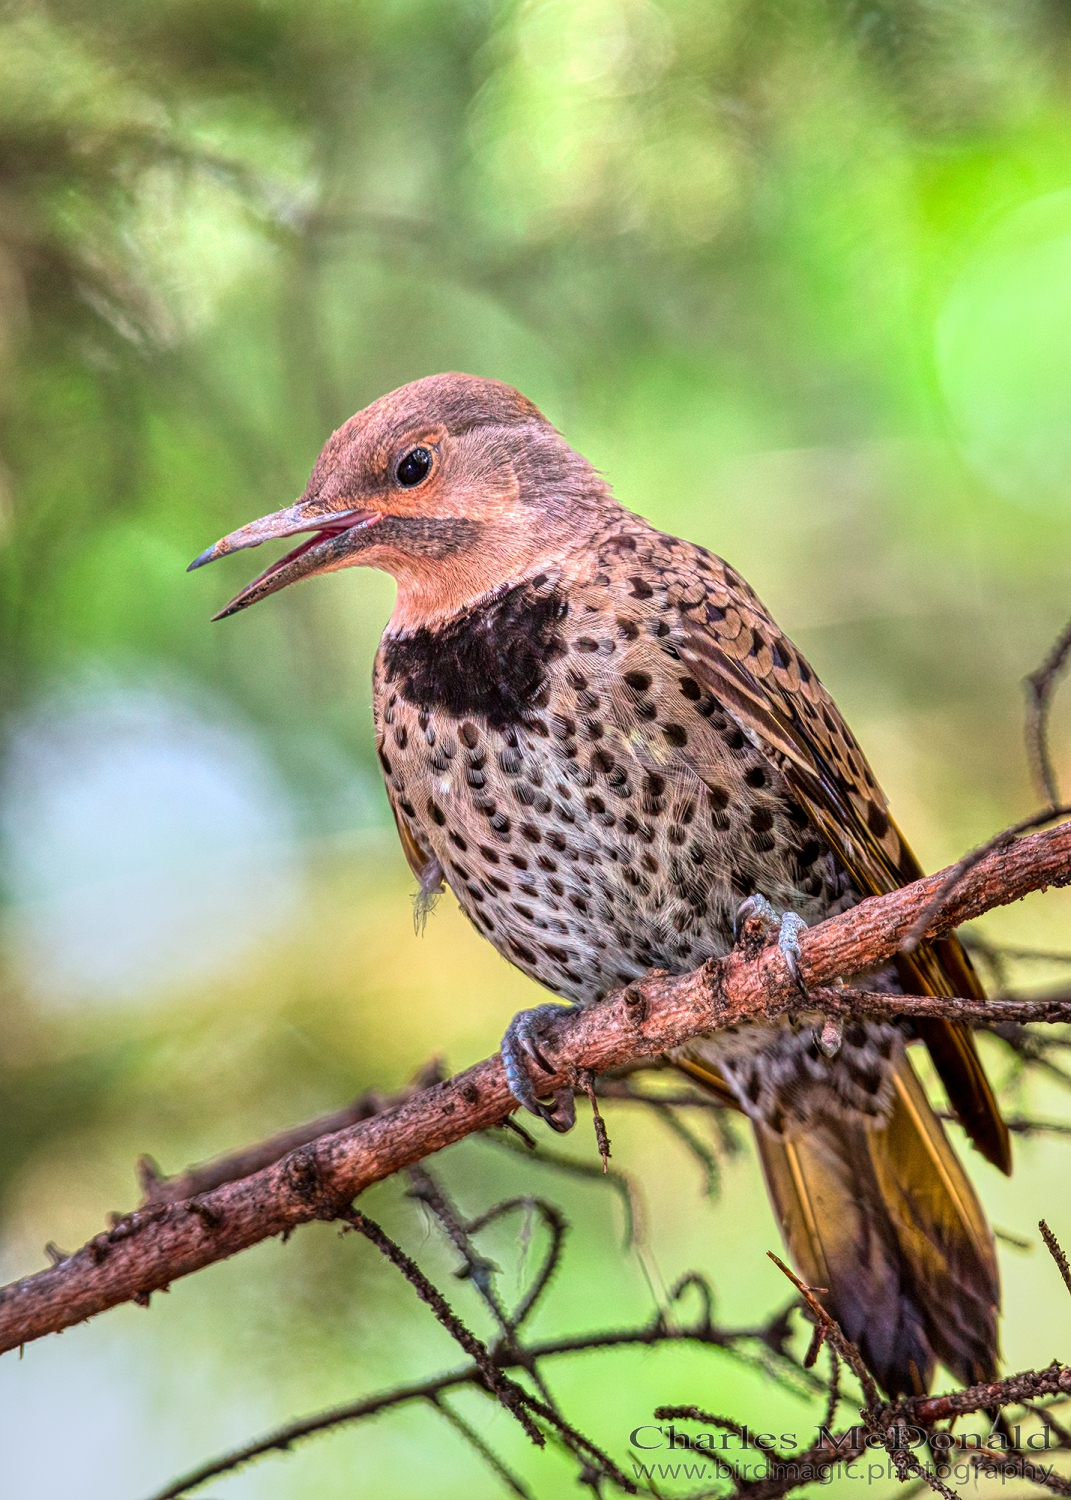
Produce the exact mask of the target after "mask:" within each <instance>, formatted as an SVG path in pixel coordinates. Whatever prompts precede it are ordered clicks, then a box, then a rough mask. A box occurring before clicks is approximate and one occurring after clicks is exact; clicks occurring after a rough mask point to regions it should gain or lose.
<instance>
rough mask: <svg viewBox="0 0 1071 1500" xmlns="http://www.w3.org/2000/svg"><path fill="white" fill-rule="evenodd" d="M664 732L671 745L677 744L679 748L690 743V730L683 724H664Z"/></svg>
mask: <svg viewBox="0 0 1071 1500" xmlns="http://www.w3.org/2000/svg"><path fill="white" fill-rule="evenodd" d="M662 733H663V734H664V735H665V737H666V739H667V740H668V741H669V743H670V744H671V745H676V747H677V749H678V750H679V749H681V748H683V746H685V745H686V744H687V743H688V731H687V730H686V729H685V728H684V726H683V725H682V724H665V725H663V726H662Z"/></svg>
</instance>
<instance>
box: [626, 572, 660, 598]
mask: <svg viewBox="0 0 1071 1500" xmlns="http://www.w3.org/2000/svg"><path fill="white" fill-rule="evenodd" d="M629 583H631V585H632V588H631V590H630V593H631V594H632V597H633V598H634V599H650V597H651V595H652V594H653V593H654V589H653V588H652V587H651V585H650V584H649V583H648V582H647V580H646V579H645V578H639V577H637V578H630V579H629Z"/></svg>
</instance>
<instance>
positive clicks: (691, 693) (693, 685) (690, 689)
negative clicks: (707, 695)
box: [680, 677, 703, 703]
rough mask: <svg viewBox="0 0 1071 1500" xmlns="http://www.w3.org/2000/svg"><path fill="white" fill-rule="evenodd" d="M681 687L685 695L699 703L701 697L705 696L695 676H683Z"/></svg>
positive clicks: (693, 701)
mask: <svg viewBox="0 0 1071 1500" xmlns="http://www.w3.org/2000/svg"><path fill="white" fill-rule="evenodd" d="M680 688H681V692H682V693H683V694H684V696H685V697H686V698H688V699H690V701H691V702H692V703H698V702H699V700H700V698H701V697H702V696H703V694H702V691H701V690H700V687H699V684H698V682H696V680H695V678H694V677H682V678H681V680H680Z"/></svg>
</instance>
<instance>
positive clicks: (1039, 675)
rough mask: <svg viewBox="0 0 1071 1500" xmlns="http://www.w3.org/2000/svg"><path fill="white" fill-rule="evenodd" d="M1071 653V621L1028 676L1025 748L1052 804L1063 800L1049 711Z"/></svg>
mask: <svg viewBox="0 0 1071 1500" xmlns="http://www.w3.org/2000/svg"><path fill="white" fill-rule="evenodd" d="M1069 652H1071V621H1068V623H1067V624H1066V625H1065V626H1064V628H1063V630H1062V631H1061V633H1060V635H1059V637H1058V638H1057V640H1056V642H1055V644H1054V645H1053V647H1052V650H1051V651H1050V652H1049V654H1048V656H1046V658H1045V660H1044V661H1043V662H1042V664H1041V666H1040V667H1038V669H1037V670H1036V671H1035V672H1031V673H1030V675H1029V677H1027V678H1026V681H1025V686H1026V689H1027V703H1026V749H1027V755H1028V756H1029V759H1030V769H1031V771H1032V772H1033V776H1034V784H1035V786H1036V787H1037V789H1038V792H1039V794H1040V795H1041V797H1043V798H1044V799H1045V801H1046V802H1047V803H1048V805H1049V806H1050V807H1055V806H1056V804H1057V803H1058V802H1059V800H1060V788H1059V785H1058V783H1057V780H1056V772H1055V770H1054V768H1053V764H1052V755H1051V753H1050V750H1049V711H1050V709H1051V707H1052V695H1053V692H1054V690H1055V687H1056V684H1057V682H1058V681H1059V679H1060V677H1061V676H1062V675H1063V673H1064V670H1065V668H1066V666H1067V658H1068V653H1069Z"/></svg>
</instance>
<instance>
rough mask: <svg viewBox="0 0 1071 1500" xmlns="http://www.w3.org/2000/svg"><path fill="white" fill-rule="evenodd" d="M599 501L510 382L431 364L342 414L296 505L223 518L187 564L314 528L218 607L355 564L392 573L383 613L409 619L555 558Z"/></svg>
mask: <svg viewBox="0 0 1071 1500" xmlns="http://www.w3.org/2000/svg"><path fill="white" fill-rule="evenodd" d="M608 502H609V491H608V488H607V486H606V485H605V483H604V482H603V481H602V480H601V479H600V478H599V476H598V475H597V474H596V473H595V471H594V470H593V469H592V468H591V466H590V464H588V463H587V461H586V460H585V459H583V458H581V457H580V455H579V454H577V453H574V451H573V450H572V449H571V448H570V447H569V446H568V444H567V443H566V442H565V441H564V439H563V438H562V437H561V436H560V434H559V433H558V432H557V431H556V430H555V429H554V428H553V427H552V426H551V425H550V423H549V422H548V421H547V420H546V418H545V417H544V416H543V415H542V413H541V412H540V411H539V410H538V408H537V407H536V406H534V405H533V404H532V402H531V401H529V400H528V399H527V398H526V397H525V396H522V395H521V394H520V392H519V391H515V390H513V389H512V387H510V386H508V385H502V384H500V383H499V382H498V381H496V380H479V379H477V378H475V377H474V376H471V375H433V376H430V377H428V378H427V379H425V380H417V381H414V382H413V383H412V384H411V385H405V386H402V387H401V389H400V390H397V391H392V392H391V393H390V395H388V396H382V397H381V398H380V399H379V400H378V401H373V403H372V405H371V406H368V407H366V408H365V409H364V411H360V412H358V413H357V415H356V416H354V417H351V418H350V419H349V421H348V422H346V423H345V424H344V425H343V426H342V427H340V428H339V429H338V431H337V432H335V433H333V434H332V435H331V438H330V439H329V440H328V443H327V445H326V447H325V448H324V450H323V452H322V453H321V454H320V457H319V458H318V459H317V461H316V467H315V468H314V469H313V471H312V477H311V479H310V480H309V483H308V486H307V487H306V490H305V493H304V494H303V495H302V497H301V499H300V500H298V502H297V503H296V504H295V505H292V506H290V507H288V508H287V509H286V510H279V511H276V512H275V513H274V515H270V516H264V517H263V518H262V519H261V520H259V521H252V522H250V524H249V525H248V526H242V527H240V528H239V530H237V531H232V532H231V533H230V535H229V536H225V537H224V538H223V539H222V540H221V541H218V542H217V543H216V544H215V546H214V547H209V548H208V550H207V551H206V552H202V553H201V555H200V557H198V558H196V559H195V560H194V561H193V562H192V563H191V564H190V567H191V569H192V568H199V567H201V566H202V565H203V564H204V563H207V562H212V561H213V560H214V559H215V558H217V557H224V556H226V554H227V553H229V552H237V551H239V550H241V549H242V548H245V547H259V546H260V544H261V542H267V541H271V540H273V539H274V538H276V537H289V536H298V535H301V534H302V533H305V532H310V533H311V535H310V536H308V537H307V538H306V539H305V540H303V541H302V542H300V543H299V544H298V546H296V547H294V548H293V549H292V550H291V551H290V552H287V553H286V554H285V556H283V557H281V558H279V559H278V561H276V562H274V563H272V564H271V566H270V567H269V568H266V569H265V571H264V572H263V573H261V574H260V576H259V577H258V578H255V579H254V580H253V582H252V583H250V584H248V585H247V586H246V587H245V588H244V589H242V591H241V593H239V594H237V595H236V596H235V597H234V598H233V599H232V600H231V602H230V603H229V604H228V605H227V606H226V608H225V609H222V610H220V612H219V614H218V615H216V617H215V618H216V619H217V620H221V619H224V618H226V616H227V615H233V614H235V613H236V612H237V611H238V610H240V609H245V608H246V606H247V605H249V604H255V603H256V602H257V600H258V599H263V598H265V597H266V596H267V595H268V594H274V593H275V592H276V591H277V590H278V589H281V588H285V587H286V585H287V584H288V583H295V582H296V581H297V580H298V579H299V578H308V577H310V576H311V575H312V574H314V573H330V572H334V571H335V570H337V569H339V568H349V567H355V566H363V567H370V568H381V569H382V570H383V571H384V572H387V573H391V574H393V575H394V577H395V578H396V579H397V580H398V604H397V606H396V608H395V612H394V617H393V621H392V623H393V625H394V627H395V628H401V629H406V628H410V627H415V626H418V625H422V624H430V623H433V622H434V621H435V620H437V619H443V618H446V617H447V616H449V615H451V614H454V613H456V612H457V610H459V609H461V608H463V607H464V606H465V605H466V604H468V603H470V602H471V601H472V600H474V599H477V598H479V597H480V596H481V595H483V594H486V593H487V592H489V591H492V590H494V589H496V588H500V587H502V586H504V585H507V584H509V583H510V582H512V581H514V580H519V579H521V578H523V577H524V576H525V575H526V573H527V572H529V571H532V570H534V569H535V568H536V567H537V566H539V565H546V564H548V563H554V562H555V561H557V560H559V559H560V558H562V557H563V556H564V555H565V554H566V553H568V552H569V550H570V549H571V548H572V547H575V546H576V544H577V542H578V541H580V540H581V539H582V538H583V536H584V534H585V532H586V531H589V530H590V525H591V517H592V514H593V512H597V511H598V510H599V509H600V508H601V507H604V506H605V505H606V504H607V503H608ZM609 503H612V502H609Z"/></svg>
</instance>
